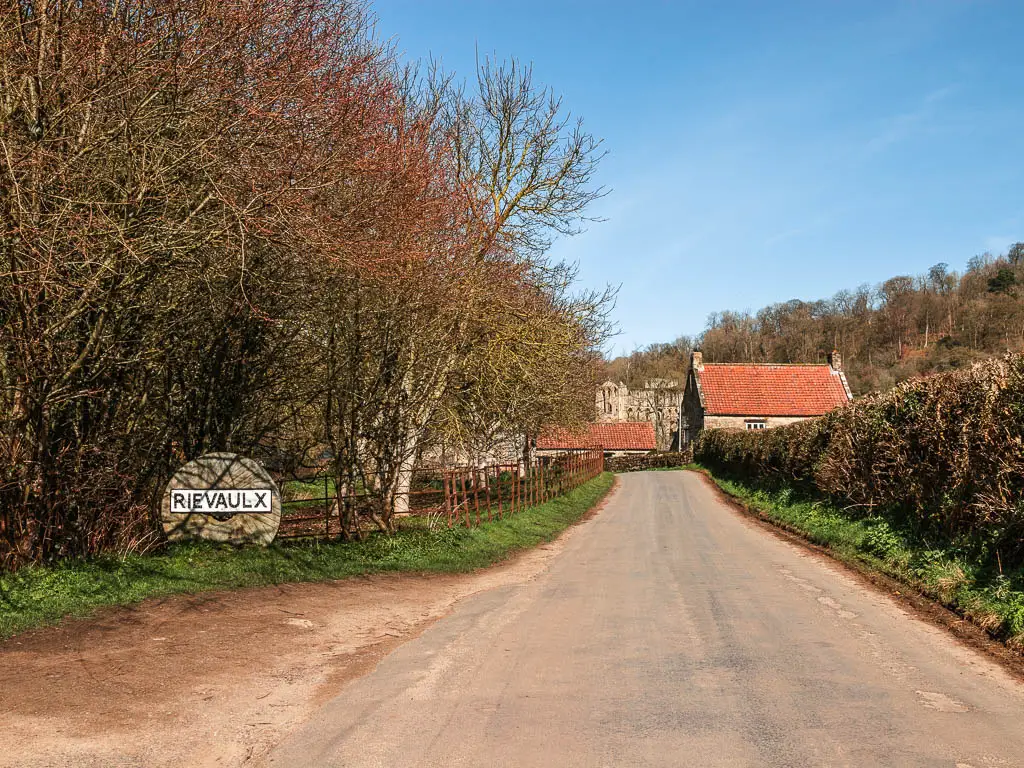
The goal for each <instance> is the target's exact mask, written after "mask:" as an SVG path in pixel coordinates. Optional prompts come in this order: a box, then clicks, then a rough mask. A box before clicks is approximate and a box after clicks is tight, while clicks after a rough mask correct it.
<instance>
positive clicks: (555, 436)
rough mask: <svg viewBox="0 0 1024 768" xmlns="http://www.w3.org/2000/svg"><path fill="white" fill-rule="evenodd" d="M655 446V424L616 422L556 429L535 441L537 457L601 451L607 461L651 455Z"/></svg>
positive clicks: (656, 444)
mask: <svg viewBox="0 0 1024 768" xmlns="http://www.w3.org/2000/svg"><path fill="white" fill-rule="evenodd" d="M657 447H658V443H657V440H656V439H655V436H654V425H653V424H652V423H651V422H649V421H619V422H605V423H593V424H588V425H587V427H586V429H585V430H583V431H581V432H578V433H572V432H567V431H566V430H563V429H555V430H551V431H550V432H547V433H545V434H543V435H541V436H540V437H538V438H537V443H536V455H537V456H540V457H544V456H551V455H554V454H558V453H564V452H565V451H581V450H585V449H587V448H601V449H603V450H604V457H605V458H606V459H611V458H615V457H617V456H630V455H635V454H644V453H650V452H651V451H653V450H655V449H656V448H657Z"/></svg>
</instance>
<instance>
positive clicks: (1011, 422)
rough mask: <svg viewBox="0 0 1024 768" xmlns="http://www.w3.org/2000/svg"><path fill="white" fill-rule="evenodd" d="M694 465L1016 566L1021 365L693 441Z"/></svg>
mask: <svg viewBox="0 0 1024 768" xmlns="http://www.w3.org/2000/svg"><path fill="white" fill-rule="evenodd" d="M694 458H695V460H696V461H698V462H701V463H703V464H706V465H708V466H711V467H716V468H719V469H721V470H725V471H727V472H731V473H735V474H738V475H740V476H743V477H744V478H746V479H749V480H752V481H754V482H757V483H762V484H767V485H780V484H782V483H790V484H794V485H797V486H802V487H804V488H806V489H808V490H811V491H814V492H816V493H821V494H824V495H826V496H829V497H832V498H833V499H835V500H836V501H837V502H838V503H839V504H840V505H841V506H843V508H844V509H845V510H846V512H847V514H850V515H853V516H868V515H878V514H880V513H884V514H893V513H895V512H898V513H899V516H900V518H901V519H904V520H907V521H908V522H910V523H911V524H913V525H915V526H920V527H921V528H922V529H923V530H938V531H941V532H942V533H943V534H944V535H945V536H946V537H948V538H951V539H952V538H956V537H968V538H971V539H975V540H978V541H980V542H981V543H982V544H983V545H984V546H985V547H986V548H987V549H990V550H993V551H998V552H999V553H1000V555H1001V557H1002V559H1003V560H1004V561H1006V562H1010V561H1012V562H1021V561H1022V560H1024V500H1022V495H1021V492H1022V490H1024V356H1022V355H1007V356H1005V357H1003V358H1002V359H994V360H987V361H984V362H982V363H977V364H975V365H973V366H972V367H970V368H968V369H964V370H959V371H953V372H949V373H944V374H940V375H936V376H932V377H930V378H925V379H915V380H911V381H907V382H904V383H902V384H899V385H897V386H896V387H895V388H894V389H892V390H890V391H889V392H886V393H884V394H878V395H872V396H869V397H866V398H864V399H861V400H857V401H855V402H854V403H851V404H850V405H848V406H846V407H843V408H838V409H836V410H834V411H831V412H830V413H828V414H826V415H825V416H822V417H820V418H817V419H813V420H808V421H804V422H799V423H797V424H793V425H789V426H785V427H779V428H776V429H770V430H765V431H763V432H734V431H729V430H709V431H705V432H703V433H702V434H701V436H700V438H699V439H698V441H697V444H696V446H695V450H694ZM878 536H879V544H880V545H881V544H882V541H881V539H882V538H884V537H883V534H882V533H881V532H879V534H878Z"/></svg>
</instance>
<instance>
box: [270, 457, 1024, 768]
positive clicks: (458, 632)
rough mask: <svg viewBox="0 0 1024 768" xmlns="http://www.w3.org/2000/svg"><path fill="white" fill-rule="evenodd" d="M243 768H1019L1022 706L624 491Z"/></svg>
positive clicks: (787, 550)
mask: <svg viewBox="0 0 1024 768" xmlns="http://www.w3.org/2000/svg"><path fill="white" fill-rule="evenodd" d="M261 764H264V765H267V766H275V767H277V768H293V767H297V766H318V767H319V766H346V767H354V766H445V767H448V766H555V767H556V768H569V767H570V766H647V765H652V766H654V765H656V766H901V767H904V766H907V767H909V766H950V768H953V767H954V766H959V767H960V768H966V767H968V766H971V767H973V768H982V767H983V766H1024V686H1022V685H1020V684H1019V683H1017V682H1016V681H1014V680H1013V679H1011V678H1010V677H1009V676H1008V675H1007V674H1006V673H1004V672H1003V671H1002V670H1001V669H1000V668H999V667H997V666H995V665H994V664H992V663H991V662H989V661H988V660H986V659H985V658H983V657H981V656H980V655H978V654H976V653H975V652H974V651H971V650H968V649H966V648H963V647H961V646H960V645H958V644H957V643H956V642H955V641H954V640H953V639H951V638H950V637H949V636H948V635H946V634H945V633H944V632H943V631H942V630H939V629H936V628H934V627H932V626H930V625H927V624H925V623H923V622H921V621H919V620H917V619H915V618H913V617H911V616H908V615H906V614H905V613H904V612H903V611H902V610H901V609H900V608H899V607H898V606H897V605H895V604H894V603H892V602H890V601H889V599H888V598H886V597H884V596H882V595H880V594H878V593H877V592H875V591H872V590H871V589H869V588H867V587H865V586H863V585H862V584H861V583H860V582H859V581H857V580H856V579H854V578H853V577H851V576H850V575H848V574H846V573H844V572H843V571H842V569H841V568H839V567H837V566H835V565H832V564H829V563H827V562H825V561H823V559H822V558H820V557H819V556H817V555H814V554H812V553H809V552H807V551H805V550H802V549H801V548H799V547H797V546H795V545H793V544H789V543H787V542H784V541H782V540H780V539H778V538H776V537H774V536H772V535H770V534H769V533H766V532H765V531H763V530H761V529H759V528H758V527H757V526H756V525H753V524H752V523H750V522H749V521H747V520H744V519H743V518H742V517H741V516H740V515H738V514H737V513H736V512H735V511H734V510H732V509H731V508H730V507H729V506H727V505H726V504H724V503H722V502H721V501H720V500H719V499H718V498H717V496H716V494H715V493H714V491H713V490H712V489H711V488H710V487H709V486H708V485H706V483H705V482H704V481H703V479H702V478H701V477H699V476H698V475H695V474H692V473H688V472H686V473H684V472H647V473H637V474H628V475H624V476H622V477H621V487H620V489H619V490H618V491H617V492H616V494H615V496H614V497H613V498H612V499H611V500H610V502H609V503H608V505H607V507H606V508H605V509H604V510H603V511H602V512H601V513H600V514H599V515H598V516H597V517H596V518H595V519H593V520H592V521H591V522H589V523H587V524H586V525H585V526H584V527H583V528H582V529H581V530H579V531H578V532H577V534H576V535H574V536H573V537H572V538H571V539H570V541H569V542H568V544H567V546H566V547H565V549H564V551H563V552H562V553H561V554H560V555H559V556H558V557H556V558H555V559H554V560H553V561H552V562H551V565H550V567H549V568H547V569H546V570H545V571H543V572H542V573H540V574H539V575H538V576H537V577H536V578H534V579H532V580H531V581H528V582H526V583H524V584H521V585H515V586H505V587H499V588H496V589H492V590H490V591H486V592H482V593H480V594H478V595H475V596H473V597H471V598H468V599H466V600H464V601H462V602H461V603H459V604H458V605H457V606H456V608H455V610H454V611H453V612H452V613H451V615H449V616H448V617H446V618H444V619H442V620H441V621H439V622H437V623H436V624H434V625H433V626H432V627H430V628H429V629H428V630H427V631H426V632H424V633H423V634H422V635H421V636H420V637H418V638H416V639H414V640H412V641H410V642H408V643H406V644H405V645H403V646H401V647H399V648H398V649H397V650H396V651H394V652H393V653H392V654H391V655H389V656H388V657H386V658H385V659H384V660H383V661H381V663H380V664H379V665H378V666H377V667H376V669H375V670H374V671H372V672H371V673H370V674H368V675H366V676H364V677H362V678H360V679H358V680H355V681H353V682H351V683H349V684H348V685H347V686H346V687H345V688H344V689H343V690H342V691H341V693H340V695H338V696H337V697H336V698H334V699H332V700H331V701H329V702H327V703H326V704H325V705H324V706H323V707H321V708H320V709H319V710H318V711H317V713H316V714H315V715H314V717H313V718H312V719H311V720H309V721H307V722H306V723H305V724H304V725H302V726H300V727H299V728H298V729H297V730H295V731H293V732H292V733H291V734H290V736H289V737H288V738H287V739H286V740H285V741H284V742H282V743H281V744H279V745H278V747H277V748H276V749H274V750H273V751H271V752H270V753H269V754H267V755H266V756H265V757H264V758H263V760H262V762H261Z"/></svg>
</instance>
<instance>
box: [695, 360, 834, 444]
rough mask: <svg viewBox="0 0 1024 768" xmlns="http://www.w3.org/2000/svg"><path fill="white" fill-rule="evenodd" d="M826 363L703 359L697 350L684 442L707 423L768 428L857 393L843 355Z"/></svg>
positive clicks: (821, 410)
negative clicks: (849, 379)
mask: <svg viewBox="0 0 1024 768" xmlns="http://www.w3.org/2000/svg"><path fill="white" fill-rule="evenodd" d="M828 360H829V361H828V364H827V365H805V364H795V365H794V364H787V365H776V364H774V363H706V364H705V363H704V360H703V355H702V354H701V353H700V352H694V353H693V354H692V355H691V357H690V371H689V373H688V374H687V377H686V388H685V389H684V390H683V444H684V445H687V444H689V443H690V442H692V441H693V439H694V438H696V437H697V434H698V433H699V432H700V431H701V430H702V429H767V428H769V427H778V426H782V425H784V424H792V423H793V422H796V421H803V420H804V419H810V418H813V417H815V416H821V415H822V414H825V413H827V412H828V411H830V410H832V409H833V408H836V407H838V406H841V405H845V404H846V403H848V402H850V401H851V400H852V399H853V394H852V393H851V392H850V385H849V384H848V383H847V381H846V376H845V375H844V374H843V369H842V359H841V358H840V356H839V353H838V352H836V351H833V352H832V354H830V355H829V358H828Z"/></svg>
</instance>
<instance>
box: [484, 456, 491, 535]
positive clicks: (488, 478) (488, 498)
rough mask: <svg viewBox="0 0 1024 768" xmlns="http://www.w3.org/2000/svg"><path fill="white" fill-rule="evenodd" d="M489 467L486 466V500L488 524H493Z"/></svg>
mask: <svg viewBox="0 0 1024 768" xmlns="http://www.w3.org/2000/svg"><path fill="white" fill-rule="evenodd" d="M488 470H489V467H488V466H487V465H486V464H484V498H486V499H487V522H488V523H489V522H491V477H490V474H489V471H488Z"/></svg>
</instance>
